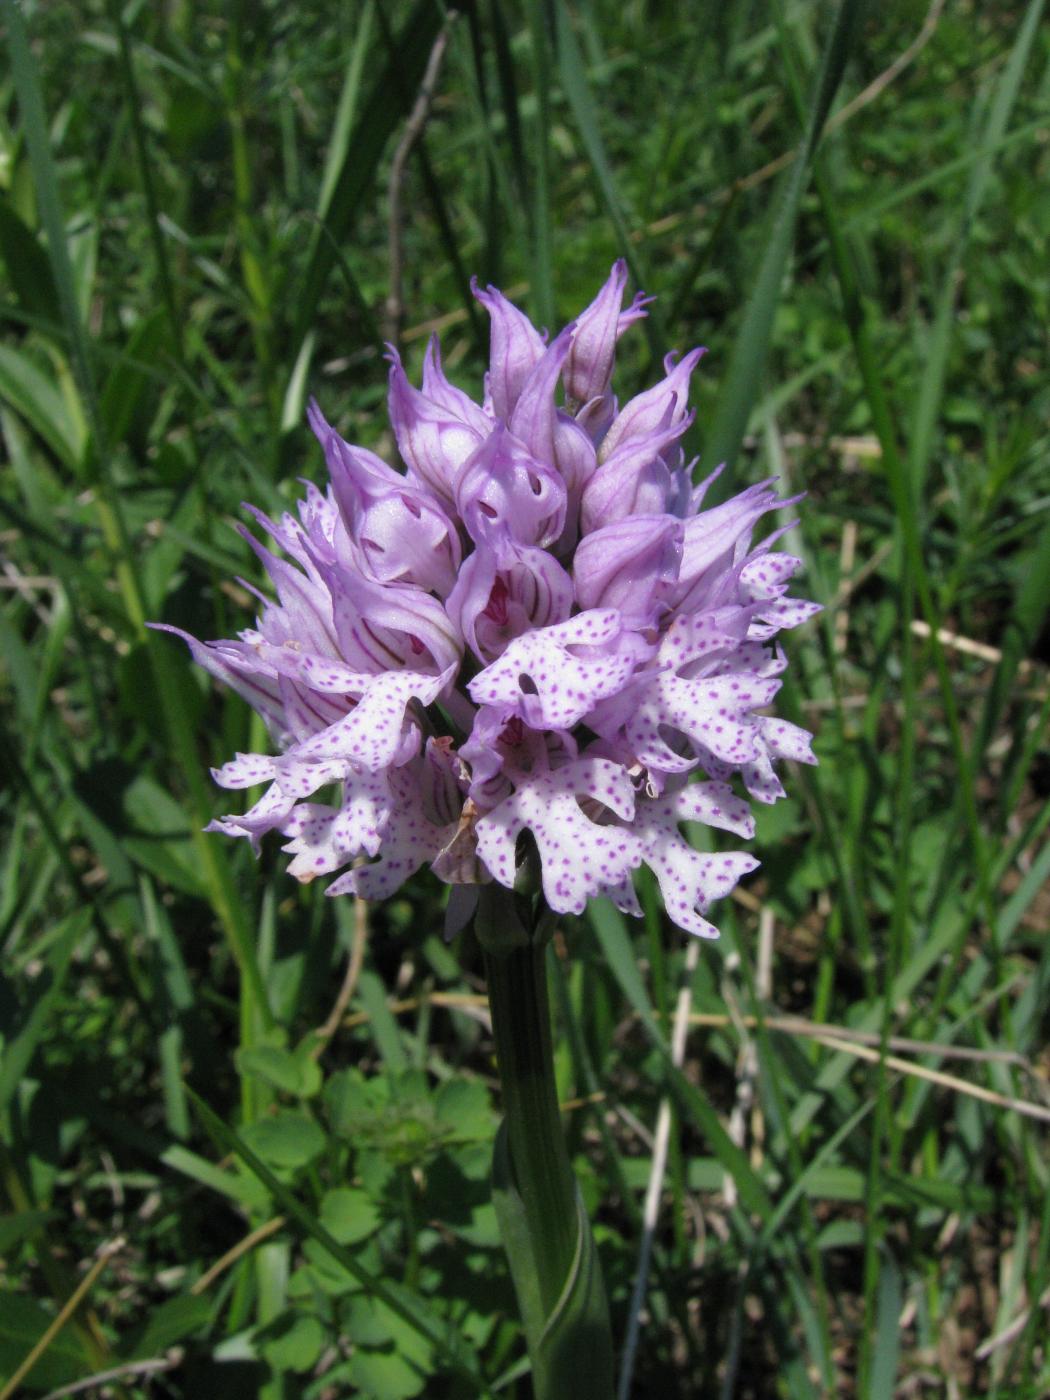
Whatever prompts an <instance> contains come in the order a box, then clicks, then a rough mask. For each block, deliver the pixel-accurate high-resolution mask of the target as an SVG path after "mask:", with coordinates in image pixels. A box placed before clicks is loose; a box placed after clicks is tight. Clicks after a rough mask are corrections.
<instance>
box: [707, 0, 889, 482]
mask: <svg viewBox="0 0 1050 1400" xmlns="http://www.w3.org/2000/svg"><path fill="white" fill-rule="evenodd" d="M861 9H862V6H861V4H860V3H859V0H840V4H839V5H838V7H837V9H836V11H835V17H834V19H833V21H832V26H831V30H830V32H829V34H828V39H827V43H826V46H825V49H824V53H823V56H822V59H821V65H820V72H819V74H818V77H817V82H816V88H815V91H814V94H813V98H812V101H811V104H810V108H809V112H808V114H807V118H806V127H805V135H804V137H803V140H802V144H801V146H800V148H799V153H798V156H797V157H796V159H795V161H794V163H793V164H792V165H791V167H790V168H789V170H788V171H787V172H786V174H785V175H784V177H783V181H782V184H781V187H780V190H779V192H778V194H777V196H776V199H775V202H774V205H773V210H772V214H771V216H770V223H769V232H768V233H767V235H766V240H765V247H764V249H763V253H762V258H761V260H760V262H759V265H758V268H757V271H756V274H755V277H754V290H753V291H752V293H751V295H750V297H749V298H748V302H747V305H746V307H745V308H744V313H743V318H742V320H741V323H740V328H739V330H738V331H737V333H736V338H735V340H734V343H733V350H732V353H731V355H730V359H729V365H728V367H727V369H726V372H725V375H724V376H723V378H722V383H721V386H720V389H719V395H718V404H717V407H716V409H715V416H714V421H713V422H712V424H711V426H710V428H709V429H708V430H707V432H706V433H705V435H704V461H705V462H706V463H707V464H708V469H710V468H711V467H714V466H717V465H718V464H719V463H720V462H726V463H728V464H729V465H730V466H732V464H733V463H734V462H735V461H736V458H737V455H738V453H739V451H740V444H741V443H742V441H743V438H744V433H745V432H746V430H747V424H748V419H749V417H750V415H751V411H752V409H753V408H754V406H755V404H756V402H757V401H758V396H759V392H760V389H761V385H762V371H763V368H764V366H765V362H766V355H767V352H768V348H769V337H770V333H771V331H772V328H773V316H774V314H775V312H776V308H777V304H778V303H779V301H780V294H781V287H782V284H783V281H784V274H785V272H786V270H787V263H788V257H789V255H790V253H791V248H792V245H793V242H794V236H795V223H796V220H797V218H798V210H799V205H800V203H801V200H802V194H803V192H804V190H805V188H806V181H807V179H808V176H809V167H810V163H811V161H812V159H813V155H814V153H815V152H816V149H817V146H818V145H819V142H820V137H821V133H822V131H823V129H824V123H825V122H826V120H827V117H828V113H829V111H830V110H831V104H832V102H833V101H834V100H835V93H836V92H837V91H838V88H839V84H840V83H841V81H842V77H843V74H844V72H845V69H846V63H847V62H848V59H849V55H850V49H851V46H852V42H853V34H854V30H855V28H856V27H857V24H858V22H859V19H860V12H861Z"/></svg>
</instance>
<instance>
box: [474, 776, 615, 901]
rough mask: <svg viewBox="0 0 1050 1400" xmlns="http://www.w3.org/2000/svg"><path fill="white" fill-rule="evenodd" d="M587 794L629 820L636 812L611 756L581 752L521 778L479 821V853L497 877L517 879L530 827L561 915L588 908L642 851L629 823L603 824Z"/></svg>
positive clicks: (507, 881) (550, 897)
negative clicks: (520, 842)
mask: <svg viewBox="0 0 1050 1400" xmlns="http://www.w3.org/2000/svg"><path fill="white" fill-rule="evenodd" d="M581 799H591V801H592V802H593V804H594V805H595V807H596V808H597V809H598V811H599V812H601V811H603V810H605V809H608V811H609V812H611V813H615V814H616V816H618V817H620V818H622V820H623V821H630V820H631V818H632V817H633V816H634V789H633V787H632V786H631V781H630V778H629V777H628V776H627V774H626V773H625V772H624V770H623V769H622V768H620V767H618V766H617V765H616V764H614V763H610V762H609V761H608V759H602V758H582V759H578V760H577V761H576V762H575V763H569V764H567V765H566V766H565V767H564V768H559V769H557V770H556V771H555V772H553V773H540V774H536V775H534V776H532V777H531V778H529V779H527V780H525V781H523V782H522V783H521V784H520V785H519V786H518V788H517V790H516V791H515V792H513V793H512V794H511V795H510V796H509V797H507V798H505V799H504V800H503V801H502V802H501V803H500V804H499V806H498V807H496V808H494V810H493V811H491V812H489V813H488V815H487V816H484V817H482V818H481V819H480V820H479V822H478V824H477V834H478V855H479V856H480V858H481V859H482V860H483V861H484V863H485V865H486V866H487V867H488V869H489V871H490V872H491V874H492V875H493V877H494V878H495V879H496V880H498V881H499V883H500V884H501V885H506V886H508V887H510V886H512V885H513V883H514V875H515V846H516V843H517V839H518V836H519V835H520V834H521V833H522V832H523V831H525V830H529V831H531V832H532V835H533V837H534V838H535V841H536V845H537V847H538V849H539V853H540V861H541V864H542V869H543V893H544V895H545V897H546V900H547V903H548V904H549V905H550V907H551V908H552V909H553V910H555V912H557V913H559V914H582V913H583V909H584V906H585V905H586V903H587V900H588V899H589V898H590V897H591V896H592V895H597V894H602V893H603V892H604V891H605V890H607V889H609V888H611V887H615V886H617V885H619V884H620V883H621V882H622V881H623V880H624V878H625V877H626V876H627V875H628V874H629V873H630V871H632V870H634V869H635V868H636V867H637V866H638V864H639V863H640V861H641V858H642V842H641V841H640V839H639V838H638V837H637V836H636V835H635V834H634V833H633V831H631V830H629V829H628V828H627V827H625V826H621V825H619V824H604V825H603V824H600V823H599V822H598V821H595V820H593V819H592V818H591V817H590V816H588V815H587V814H585V812H584V810H583V808H582V807H581V805H580V800H581Z"/></svg>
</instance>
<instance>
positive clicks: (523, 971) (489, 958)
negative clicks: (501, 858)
mask: <svg viewBox="0 0 1050 1400" xmlns="http://www.w3.org/2000/svg"><path fill="white" fill-rule="evenodd" d="M527 907H528V906H527V903H526V901H525V900H524V899H522V898H519V897H518V896H516V895H515V894H514V893H513V892H511V891H509V890H505V889H502V888H500V887H499V886H496V885H488V886H484V887H482V889H481V891H480V895H479V901H478V912H477V915H476V917H475V921H474V927H475V931H476V933H477V935H478V940H479V942H480V943H481V945H482V948H483V949H484V953H485V970H486V975H487V978H488V992H489V1009H490V1012H491V1015H492V1031H493V1036H494V1038H495V1041H496V1058H497V1063H498V1066H499V1076H500V1084H501V1086H502V1090H503V1110H504V1124H503V1129H502V1131H501V1135H500V1137H499V1138H498V1139H497V1144H496V1157H495V1164H494V1173H493V1176H494V1192H495V1197H496V1208H497V1214H498V1216H499V1220H500V1230H501V1233H502V1235H503V1242H504V1245H505V1247H506V1250H507V1255H508V1258H509V1261H510V1267H511V1273H512V1275H513V1278H514V1287H515V1290H516V1292H517V1295H518V1302H519V1306H520V1308H521V1313H522V1321H523V1323H524V1327H525V1336H526V1341H527V1343H528V1348H529V1356H530V1359H531V1361H532V1381H533V1390H534V1394H535V1396H536V1400H612V1395H613V1371H614V1366H613V1347H612V1334H611V1332H610V1328H609V1310H608V1305H607V1303H606V1300H605V1290H604V1287H603V1285H602V1280H601V1273H600V1270H599V1266H598V1259H597V1254H596V1251H595V1247H594V1240H593V1238H592V1236H591V1231H590V1226H589V1225H588V1222H587V1218H586V1215H585V1214H584V1212H583V1210H582V1206H581V1203H580V1197H579V1192H578V1191H577V1189H576V1180H575V1177H574V1176H573V1172H572V1166H571V1164H570V1162H569V1155H568V1152H567V1151H566V1147H565V1138H564V1134H563V1132H562V1125H561V1115H560V1112H559V1109H558V1097H557V1092H556V1089H555V1079H554V1052H553V1045H552V1040H551V1022H550V1005H549V1002H548V997H547V972H546V959H545V952H546V944H547V935H546V933H545V931H544V928H543V925H544V923H545V919H544V915H545V912H546V911H545V910H544V909H543V906H542V905H540V909H539V916H538V917H536V918H530V917H529V916H528V914H526V913H524V911H525V910H526V909H527Z"/></svg>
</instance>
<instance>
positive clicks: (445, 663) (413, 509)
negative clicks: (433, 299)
mask: <svg viewBox="0 0 1050 1400" xmlns="http://www.w3.org/2000/svg"><path fill="white" fill-rule="evenodd" d="M626 284H627V269H626V266H625V265H624V263H623V262H618V263H616V265H615V266H614V267H613V269H612V271H611V273H610V275H609V278H608V280H607V281H606V282H605V284H604V286H603V287H602V288H601V289H600V291H599V292H598V294H597V296H596V297H595V298H594V300H593V301H592V302H591V304H590V306H588V307H587V308H586V309H585V310H584V311H582V312H581V314H580V315H579V317H578V318H577V319H576V320H575V321H573V322H571V323H570V324H569V325H568V326H567V327H566V328H565V329H564V330H563V331H562V332H561V334H559V335H557V336H555V337H553V338H552V339H550V340H548V338H547V337H546V336H545V335H542V334H540V332H539V331H537V330H536V328H535V327H534V326H533V325H532V324H531V322H530V321H529V320H528V318H527V317H526V316H525V315H524V313H523V312H521V311H520V310H519V309H518V308H517V307H515V306H513V305H512V304H511V303H510V302H509V301H508V300H507V299H506V298H505V297H504V296H503V294H502V293H501V292H499V291H497V290H496V289H495V288H494V287H489V288H487V289H484V290H482V289H480V288H478V287H477V286H475V288H474V294H475V296H476V297H477V299H478V301H479V302H480V303H481V304H482V306H484V308H485V310H486V311H487V312H488V315H489V317H490V319H491V323H492V339H491V356H490V363H489V369H488V373H487V374H486V376H485V387H484V395H483V399H482V402H481V403H477V402H475V401H474V400H473V399H471V398H470V397H468V395H467V394H466V393H464V392H463V391H462V390H461V389H459V388H458V387H456V386H454V385H453V384H451V383H450V382H449V381H448V379H447V378H446V377H445V374H444V371H443V370H442V367H441V360H440V356H439V353H438V347H437V344H436V342H432V344H431V345H430V347H429V349H428V351H427V355H426V362H425V367H424V373H423V382H422V386H421V388H418V389H417V388H415V387H414V386H413V385H412V384H411V383H410V382H409V379H408V376H407V375H406V373H405V370H404V368H403V366H402V364H401V361H400V359H399V358H398V356H397V355H396V353H394V352H393V351H392V352H391V355H390V360H391V368H390V392H389V401H388V402H389V414H390V422H391V426H392V429H393V435H394V439H395V440H396V442H397V446H398V450H399V452H400V455H401V458H402V461H403V466H398V467H391V466H390V465H388V464H387V463H386V462H383V461H382V460H380V459H379V458H378V457H376V456H374V455H373V454H372V453H371V452H368V451H366V450H364V449H363V448H359V447H353V446H351V445H350V444H348V443H346V442H344V441H343V440H342V438H341V437H340V436H339V434H338V433H337V432H336V431H335V430H334V429H333V428H332V427H330V426H329V424H328V423H327V422H326V421H325V419H324V417H323V416H322V414H321V410H320V409H319V408H318V407H317V405H316V404H312V405H311V407H310V412H309V421H310V426H311V427H312V428H313V431H314V433H315V434H316V436H317V438H318V439H319V441H320V443H321V447H322V449H323V451H324V457H325V461H326V463H327V467H328V474H329V484H328V487H327V490H326V491H325V492H322V491H320V490H318V489H317V488H315V487H312V486H311V487H308V488H307V493H306V496H305V497H304V499H303V500H302V501H300V503H299V510H298V514H299V518H298V519H296V518H294V517H293V516H291V515H285V516H283V517H282V519H281V520H279V521H271V520H268V519H267V518H266V517H264V516H262V515H261V514H259V513H258V512H253V514H254V515H255V518H256V519H257V520H258V521H259V522H260V524H261V525H262V528H263V529H264V530H265V532H266V533H267V534H268V535H269V536H270V538H271V540H272V541H273V545H274V547H275V550H276V551H277V552H275V550H272V549H271V548H269V547H268V546H265V545H263V544H262V543H259V542H258V541H256V540H255V539H254V538H253V537H251V536H248V538H249V539H251V542H252V545H253V547H254V548H255V550H256V552H257V553H258V555H259V557H260V558H261V560H262V562H263V565H264V567H265V569H266V571H267V573H268V575H269V577H270V580H271V582H272V585H273V591H274V595H275V596H274V597H273V598H267V599H263V603H262V610H261V612H260V614H259V616H258V618H257V619H256V622H255V625H254V627H249V628H247V629H245V630H244V631H242V632H241V633H240V634H239V636H238V637H237V638H236V639H233V640H227V641H213V642H199V641H197V640H196V639H195V638H193V637H189V636H187V635H186V634H185V633H181V632H179V635H180V636H183V637H184V638H185V640H186V641H187V642H188V643H189V646H190V649H191V651H192V653H193V656H194V658H195V659H196V660H197V661H198V662H199V663H200V665H202V666H203V667H204V668H205V669H206V670H207V671H209V672H210V673H211V674H212V675H213V676H215V677H216V678H217V679H219V680H220V681H222V682H224V683H225V684H226V685H229V686H230V687H232V688H233V689H234V690H236V691H237V692H238V693H239V694H240V695H242V696H243V697H244V698H245V699H246V700H247V701H248V702H249V704H251V705H252V706H254V708H255V709H256V710H258V712H259V713H260V715H261V716H262V717H263V719H264V720H265V722H266V724H267V726H268V728H269V731H270V734H271V736H272V740H273V752H272V753H268V754H238V755H236V757H235V758H233V759H232V760H231V761H230V762H229V763H226V764H224V765H223V767H221V768H219V769H217V770H215V772H214V777H215V780H216V782H217V783H219V784H220V785H221V786H222V787H224V788H232V789H237V788H253V787H256V786H257V785H260V784H265V785H266V786H265V790H264V791H263V793H262V795H261V796H260V797H259V798H258V800H256V801H255V802H254V803H253V804H252V805H251V806H249V807H248V810H247V811H244V812H241V813H236V814H231V815H229V816H224V817H221V818H219V819H218V820H217V821H215V822H214V823H212V827H213V828H214V829H215V830H218V831H221V832H225V833H226V834H227V835H230V836H240V837H245V838H247V839H248V840H249V841H250V842H251V844H252V846H253V847H256V848H257V847H258V844H259V841H260V840H261V838H262V837H263V836H264V835H266V833H268V832H271V831H277V832H279V833H280V834H281V836H282V837H283V838H284V842H285V844H284V850H285V851H286V852H287V853H288V854H289V855H290V856H291V858H292V859H291V865H290V870H291V873H292V874H293V875H294V876H295V877H296V878H297V879H298V880H301V881H304V882H305V881H310V880H313V879H316V878H317V877H319V876H330V875H334V876H335V879H334V880H332V882H331V883H330V884H329V885H328V888H327V893H328V894H330V895H340V894H346V893H351V892H352V893H356V894H360V895H363V896H365V897H366V898H369V899H381V898H384V897H386V896H388V895H390V894H393V892H394V891H395V890H396V889H397V888H398V887H399V886H400V885H401V884H402V883H403V882H404V881H405V880H406V879H407V878H408V877H409V876H410V875H412V874H413V872H414V871H416V870H417V869H419V867H420V866H423V865H427V866H429V867H430V868H431V869H432V870H433V871H434V873H435V874H436V875H437V876H438V877H439V878H440V879H442V880H444V881H446V882H447V883H449V884H453V885H468V886H469V885H477V884H482V883H485V882H487V881H493V880H494V881H498V882H499V883H500V884H502V885H506V886H508V887H510V886H512V885H513V884H514V882H515V879H516V876H517V874H518V871H519V867H520V865H521V863H522V859H523V850H524V849H525V848H524V846H523V844H522V837H523V834H524V833H528V834H529V837H530V838H531V842H532V850H533V853H534V856H535V855H538V858H539V863H540V868H541V871H542V883H543V892H544V895H545V898H546V901H547V903H548V905H549V906H550V908H551V909H552V910H554V911H555V912H557V913H562V914H565V913H577V914H578V913H581V912H582V911H583V909H584V907H585V905H586V902H587V900H588V899H590V898H591V897H593V896H596V895H604V896H606V897H608V898H609V899H611V900H612V901H613V902H614V903H615V904H616V905H617V906H618V907H619V908H620V909H621V910H623V911H625V912H627V913H632V914H638V913H640V908H639V905H638V900H637V897H636V895H635V891H634V887H633V883H632V878H633V875H634V872H635V871H636V870H638V869H639V868H640V867H641V866H643V865H647V866H649V868H650V869H651V870H652V871H653V873H654V875H655V876H656V879H657V881H658V882H659V886H660V889H661V892H662V895H663V899H664V902H665V905H666V908H667V911H668V914H669V916H670V917H671V919H673V920H674V922H675V923H676V924H678V925H679V926H680V927H681V928H683V929H687V930H689V931H690V932H692V933H696V934H700V935H701V936H703V937H714V936H716V934H717V930H716V929H715V928H714V926H713V925H712V924H711V923H710V922H708V920H707V918H706V914H707V911H708V908H709V906H710V904H711V903H712V901H714V900H715V899H718V898H721V897H723V896H725V895H726V894H728V893H729V891H730V890H731V889H732V888H733V886H734V885H735V884H736V882H737V881H738V880H739V879H740V877H741V876H742V875H744V874H746V873H747V872H748V871H750V870H752V869H754V868H755V866H756V864H757V862H756V861H755V860H754V858H753V857H752V856H751V855H749V854H748V853H747V852H745V851H737V852H730V853H719V854H701V853H699V852H697V851H695V850H693V849H692V847H691V846H690V844H689V842H688V841H687V839H686V837H685V835H684V834H683V832H682V829H681V828H682V823H683V822H702V823H705V824H706V825H708V826H711V827H715V828H718V829H720V830H723V831H728V832H732V833H734V834H735V835H737V836H740V837H743V838H748V837H750V836H752V835H753V834H754V819H753V817H752V814H751V809H750V806H749V802H748V800H747V799H748V797H750V798H754V799H755V800H756V801H758V802H773V801H775V800H776V799H777V798H778V797H780V796H782V795H783V788H782V787H781V784H780V781H779V779H778V777H777V775H776V771H775V764H776V762H777V760H779V759H782V758H791V759H795V760H797V761H800V762H803V763H812V762H814V758H813V754H812V751H811V749H810V736H809V735H808V734H807V733H805V732H804V731H803V730H801V729H799V728H797V727H796V726H795V725H793V724H789V723H787V722H786V721H784V720H780V719H776V718H774V717H772V716H770V715H769V713H768V710H767V707H768V706H769V705H770V702H771V701H772V700H773V697H774V695H775V694H776V692H777V689H778V688H779V685H780V680H779V676H780V673H781V672H782V671H783V669H784V666H785V664H786V663H785V661H784V658H783V654H782V652H781V651H780V650H779V648H778V647H776V646H775V645H774V638H775V637H776V635H777V633H778V632H780V631H781V630H782V629H786V628H793V627H797V626H798V625H799V624H800V623H802V622H804V621H805V620H806V619H807V618H808V617H811V616H812V615H813V613H814V612H816V611H817V610H818V605H817V604H814V603H809V602H804V601H800V600H798V599H795V598H790V597H788V596H787V589H788V584H789V580H790V579H791V576H792V575H793V574H794V573H795V571H796V570H797V569H798V568H799V561H798V560H797V559H794V558H792V557H791V556H790V555H789V554H784V553H774V552H772V551H771V549H770V544H771V542H772V541H771V540H770V539H768V538H767V540H766V541H765V542H759V543H757V544H756V543H753V541H752V534H753V532H754V529H755V527H756V525H757V524H758V522H759V521H760V520H761V519H762V517H763V516H765V515H766V514H768V513H769V512H771V511H773V510H776V509H777V508H778V507H780V506H783V505H786V504H792V502H785V501H781V500H778V498H777V496H776V493H775V492H774V490H773V489H772V483H771V482H763V483H761V484H759V485H754V486H750V487H748V488H747V489H746V490H744V491H742V492H741V493H740V494H739V495H737V496H735V497H734V498H732V499H730V500H728V501H725V502H723V503H722V504H719V505H716V506H714V507H712V508H710V509H707V510H704V509H703V508H702V505H703V496H704V487H699V488H694V486H693V484H692V480H691V478H690V476H689V473H688V469H687V468H686V467H685V466H684V454H683V452H682V449H681V447H680V446H679V439H680V438H681V436H682V434H683V433H684V432H685V431H686V429H687V428H688V427H689V424H690V423H691V421H692V415H691V414H690V412H689V408H688V393H689V380H690V376H691V375H692V373H693V370H694V369H695V368H696V365H697V363H698V362H699V360H700V356H701V354H702V353H703V352H702V351H700V350H694V351H692V352H691V353H689V354H687V355H685V356H683V357H682V358H680V359H679V358H677V357H674V356H668V358H667V360H666V361H665V370H666V374H665V377H664V378H663V379H662V380H661V381H660V382H659V383H657V384H656V385H654V386H653V387H652V388H650V389H648V390H647V391H646V392H644V393H642V394H639V395H638V396H637V397H636V398H633V399H630V400H629V401H628V402H627V403H625V404H624V405H623V406H622V407H621V406H620V405H619V404H618V402H617V399H616V397H615V395H614V393H613V389H612V383H613V375H614V368H615V354H616V346H617V341H618V340H619V338H620V336H621V335H622V334H623V333H624V332H625V331H626V330H627V329H628V328H629V327H630V326H631V325H633V324H634V322H636V321H637V320H639V319H640V318H641V317H642V316H644V315H645V309H644V308H645V304H646V299H645V298H644V297H641V296H638V297H636V298H635V299H634V301H633V302H631V303H630V305H629V306H627V307H626V308H624V307H623V296H624V291H625V288H626ZM705 485H706V483H705ZM166 630H168V631H171V632H178V629H177V628H174V627H168V628H166ZM333 784H336V785H337V787H338V791H339V793H340V797H339V799H338V801H337V802H335V803H334V804H330V803H327V802H320V801H315V800H314V798H315V795H316V794H317V793H318V792H319V790H320V789H322V788H328V787H330V786H331V785H333ZM745 794H746V795H745ZM360 857H367V858H368V859H367V861H366V862H365V863H361V861H360V860H359V858H360Z"/></svg>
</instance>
